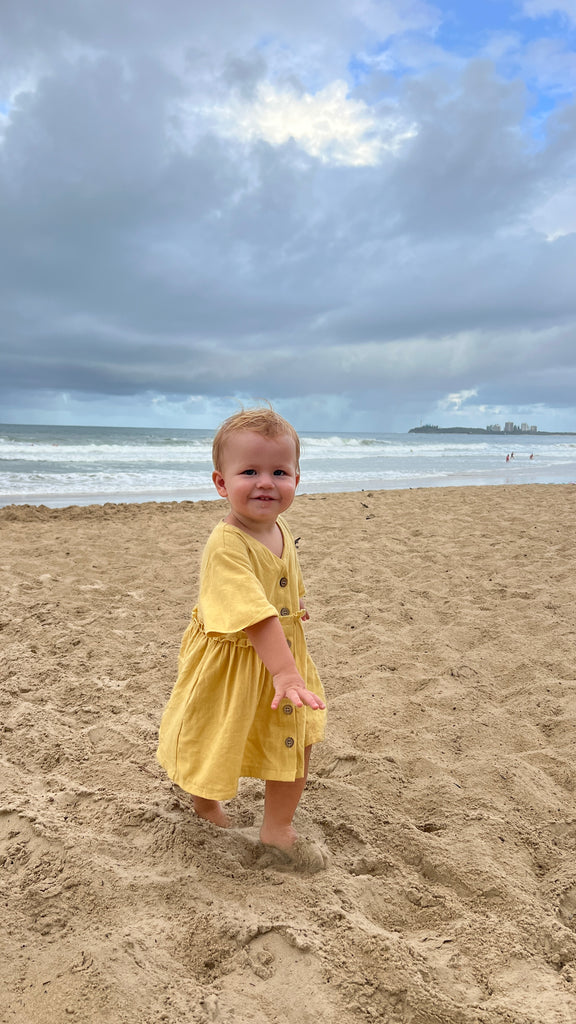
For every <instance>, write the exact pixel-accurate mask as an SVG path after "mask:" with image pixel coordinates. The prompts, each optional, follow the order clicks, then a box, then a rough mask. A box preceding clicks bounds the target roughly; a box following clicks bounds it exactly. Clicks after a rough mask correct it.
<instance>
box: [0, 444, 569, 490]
mask: <svg viewBox="0 0 576 1024" xmlns="http://www.w3.org/2000/svg"><path fill="white" fill-rule="evenodd" d="M213 433H214V432H213V431H212V430H185V429H182V430H177V429H173V428H162V427H154V428H151V429H146V428H138V427H53V426H22V425H13V424H8V425H6V424H4V425H2V424H0V505H11V504H16V505H23V504H27V505H45V506H47V507H49V508H61V507H64V506H67V505H92V504H104V503H106V502H113V503H124V502H144V501H199V500H206V499H212V498H217V497H218V495H217V494H216V491H215V489H214V487H213V484H212V479H211V473H212V462H211V446H212V437H213ZM301 440H302V459H301V473H302V478H301V482H300V486H299V489H298V493H300V494H306V493H308V494H311V493H319V492H327V491H361V490H370V489H374V490H381V489H393V488H408V487H455V486H466V485H479V484H482V485H490V484H526V483H575V482H576V437H571V436H568V437H565V436H562V435H549V436H544V435H542V436H538V435H533V434H532V435H529V434H526V435H521V434H513V435H510V434H508V435H486V434H476V435H474V434H470V435H468V434H441V433H438V434H383V433H378V432H371V433H366V434H364V433H346V432H344V431H339V432H337V433H323V432H304V433H303V434H301ZM512 452H513V453H514V457H513V458H511V459H510V460H509V461H508V462H506V455H510V454H511V453H512ZM531 455H533V458H530V456H531Z"/></svg>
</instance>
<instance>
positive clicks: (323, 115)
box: [216, 81, 416, 167]
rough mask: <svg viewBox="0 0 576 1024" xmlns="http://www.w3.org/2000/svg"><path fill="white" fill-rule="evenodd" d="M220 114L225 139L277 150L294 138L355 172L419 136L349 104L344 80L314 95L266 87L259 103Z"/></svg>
mask: <svg viewBox="0 0 576 1024" xmlns="http://www.w3.org/2000/svg"><path fill="white" fill-rule="evenodd" d="M216 115H217V119H218V120H219V121H220V124H221V126H222V128H223V130H224V131H225V133H226V134H231V135H235V136H236V137H237V138H240V139H243V140H245V141H250V140H252V139H257V138H261V139H265V140H266V142H269V143H270V145H272V146H281V145H283V144H284V143H286V142H288V141H289V140H290V139H294V140H295V142H297V143H298V145H300V146H301V147H302V148H303V149H304V150H305V151H306V152H307V153H309V154H310V155H311V156H314V157H316V158H317V159H319V160H321V161H322V162H323V163H333V164H342V165H348V166H353V167H362V166H372V165H374V164H377V163H379V162H380V160H381V159H382V157H383V155H384V154H385V153H386V152H389V153H395V152H397V151H398V150H399V148H400V147H401V146H402V144H403V143H404V142H406V141H407V140H408V139H410V138H412V137H413V136H414V135H416V130H415V127H414V125H409V124H408V123H407V122H406V121H404V120H402V119H401V118H391V119H389V120H388V121H386V122H381V121H378V120H376V118H375V117H374V116H373V114H372V113H371V111H370V108H369V107H367V106H366V104H365V103H363V102H362V101H360V100H354V99H350V97H349V96H348V95H347V85H346V83H345V82H343V81H337V82H332V83H331V84H330V85H328V86H326V88H325V89H322V90H320V92H317V93H315V94H314V95H312V94H310V93H304V94H297V93H295V92H293V91H281V90H278V89H276V88H275V87H274V86H273V85H271V84H270V83H264V84H262V85H261V86H260V88H259V90H258V94H257V98H256V100H255V102H253V103H240V102H237V103H234V104H233V105H231V106H228V107H225V108H224V107H221V108H218V109H217V111H216Z"/></svg>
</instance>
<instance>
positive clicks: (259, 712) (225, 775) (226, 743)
mask: <svg viewBox="0 0 576 1024" xmlns="http://www.w3.org/2000/svg"><path fill="white" fill-rule="evenodd" d="M278 525H279V527H280V529H281V531H282V535H283V538H284V549H283V552H282V557H281V558H278V557H277V556H276V555H274V554H273V553H272V552H271V551H270V550H269V549H268V548H267V547H266V546H265V545H264V544H261V543H260V541H258V540H256V539H255V538H254V537H250V536H249V535H248V534H247V533H244V532H243V531H242V530H239V529H237V528H236V527H235V526H229V525H228V524H227V523H223V522H222V523H219V524H218V526H216V528H215V529H214V531H213V533H212V535H211V536H210V538H209V540H208V543H207V545H206V548H205V549H204V555H203V558H202V567H201V573H200V596H199V599H198V604H197V605H196V607H195V608H194V611H193V612H192V620H191V622H190V625H189V626H188V629H187V630H186V632H185V634H184V637H183V639H182V646H181V648H180V656H179V659H178V678H177V681H176V685H175V687H174V689H173V691H172V695H171V697H170V700H169V701H168V704H167V706H166V709H165V711H164V714H163V716H162V722H161V724H160V737H159V746H158V754H157V757H158V760H159V762H160V764H161V765H162V766H163V768H164V769H165V770H166V772H167V773H168V775H169V776H170V778H171V779H172V780H173V781H174V782H175V783H176V784H177V785H178V786H180V787H181V788H182V789H185V790H187V791H188V792H189V793H194V794H195V795H196V796H201V797H204V798H205V799H207V800H230V799H231V798H232V797H233V796H235V795H236V792H237V789H238V779H239V778H240V777H241V776H252V777H254V778H259V779H274V780H276V781H278V782H293V781H294V780H295V779H298V778H302V777H303V775H304V749H305V747H307V746H309V745H310V744H312V743H317V742H319V741H320V740H322V739H323V737H324V728H325V720H326V712H325V711H322V710H317V711H313V710H312V709H311V708H307V707H302V708H296V707H294V705H293V704H292V703H291V702H290V701H289V700H283V701H282V702H281V704H280V707H279V708H277V709H276V711H272V709H271V707H270V704H271V702H272V698H273V696H274V687H273V685H272V676H271V675H270V673H269V672H268V669H267V668H266V667H265V666H264V664H263V663H262V661H261V660H260V658H259V657H258V655H257V653H256V651H255V650H254V648H253V647H252V644H251V643H250V641H249V639H248V637H247V635H246V633H245V632H244V629H245V628H246V627H248V626H253V625H255V624H256V623H257V622H261V621H262V620H263V619H267V618H270V617H271V616H272V615H277V616H278V618H279V620H280V622H281V624H282V626H283V628H284V634H285V636H286V639H287V640H288V643H289V645H290V647H291V650H292V654H293V655H294V660H295V662H296V665H297V668H298V671H299V673H300V675H301V676H302V678H303V680H304V682H305V683H306V686H307V687H308V689H310V690H312V691H313V692H314V693H316V694H317V695H318V696H319V697H322V699H324V691H323V688H322V683H321V682H320V679H319V676H318V672H317V670H316V666H315V665H314V662H313V661H312V659H311V657H310V655H309V654H308V651H307V648H306V639H305V637H304V630H303V628H302V622H301V618H302V612H301V611H300V603H299V599H300V597H301V596H302V595H303V594H304V584H303V581H302V574H301V572H300V565H299V562H298V556H297V553H296V548H295V545H294V540H293V538H292V535H291V533H290V530H289V529H288V526H287V524H286V522H285V520H284V519H283V518H282V517H279V519H278Z"/></svg>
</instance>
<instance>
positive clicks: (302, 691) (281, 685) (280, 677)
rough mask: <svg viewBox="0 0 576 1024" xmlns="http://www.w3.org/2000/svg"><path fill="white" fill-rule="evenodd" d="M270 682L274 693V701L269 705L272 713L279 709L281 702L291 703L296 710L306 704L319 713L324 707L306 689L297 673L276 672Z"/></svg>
mask: <svg viewBox="0 0 576 1024" xmlns="http://www.w3.org/2000/svg"><path fill="white" fill-rule="evenodd" d="M272 682H273V684H274V690H275V691H276V692H275V694H274V700H273V701H272V703H271V705H270V707H271V708H272V710H273V711H275V710H276V708H277V707H279V705H280V703H281V702H282V701H283V700H289V701H291V703H292V704H294V706H295V707H297V708H301V707H303V705H304V704H306V706H307V707H309V708H312V709H313V711H320V710H322V709H323V708H325V707H326V705H325V703H324V701H323V700H321V699H320V697H318V696H317V695H316V694H315V693H312V690H309V689H308V688H307V687H306V684H305V683H304V680H303V679H302V677H301V676H299V675H298V673H297V672H293V673H287V672H278V673H277V674H276V675H274V676H272Z"/></svg>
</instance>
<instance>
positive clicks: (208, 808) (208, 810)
mask: <svg viewBox="0 0 576 1024" xmlns="http://www.w3.org/2000/svg"><path fill="white" fill-rule="evenodd" d="M193 800H194V810H195V811H196V814H197V815H198V817H199V818H204V820H205V821H211V822H212V824H213V825H218V826H219V827H220V828H230V827H231V825H232V822H231V821H230V818H229V817H228V815H227V814H226V812H225V810H224V809H223V807H222V804H221V803H220V801H219V800H205V799H204V797H202V796H195V797H194V798H193Z"/></svg>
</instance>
